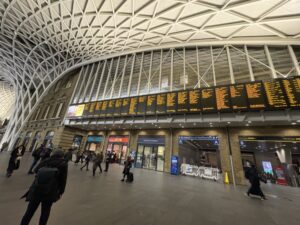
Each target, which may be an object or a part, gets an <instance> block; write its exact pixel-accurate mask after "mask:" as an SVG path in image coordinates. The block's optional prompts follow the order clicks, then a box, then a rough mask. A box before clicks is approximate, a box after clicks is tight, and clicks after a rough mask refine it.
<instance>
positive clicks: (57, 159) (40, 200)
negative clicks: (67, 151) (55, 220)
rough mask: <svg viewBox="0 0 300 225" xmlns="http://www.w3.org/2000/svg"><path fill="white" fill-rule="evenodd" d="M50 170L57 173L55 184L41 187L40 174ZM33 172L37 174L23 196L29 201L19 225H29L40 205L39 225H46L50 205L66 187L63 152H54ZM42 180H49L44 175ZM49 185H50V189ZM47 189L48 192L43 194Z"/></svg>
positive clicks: (65, 164) (66, 164)
mask: <svg viewBox="0 0 300 225" xmlns="http://www.w3.org/2000/svg"><path fill="white" fill-rule="evenodd" d="M51 169H52V171H56V172H57V173H55V182H51V184H48V185H47V186H42V185H41V184H40V183H39V180H43V177H42V175H41V174H42V172H44V174H45V173H46V171H47V170H48V173H49V171H50V172H51ZM34 172H36V173H37V175H36V179H35V181H34V182H33V184H32V185H31V187H30V188H29V191H28V192H27V193H26V194H25V195H24V197H26V201H29V204H28V207H27V210H26V212H25V215H24V216H23V218H22V221H21V225H28V224H29V222H30V220H31V218H32V216H33V215H34V213H35V211H36V210H37V208H38V206H39V205H40V204H41V205H42V211H41V216H40V222H39V225H46V224H47V221H48V218H49V215H50V210H51V206H52V204H53V203H54V202H56V201H57V200H59V199H60V198H61V196H62V194H63V193H64V191H65V187H66V182H67V174H68V163H67V162H66V161H65V159H64V152H63V151H62V150H56V151H54V152H53V153H52V155H51V157H50V158H48V159H45V160H44V161H42V162H41V163H40V164H39V165H38V166H37V167H36V169H35V170H34ZM39 176H40V177H39ZM44 178H45V179H44V181H45V180H49V178H46V175H44ZM52 180H53V179H52ZM49 185H51V188H50V189H49ZM47 188H48V191H46V192H45V189H47Z"/></svg>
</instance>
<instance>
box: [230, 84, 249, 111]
mask: <svg viewBox="0 0 300 225" xmlns="http://www.w3.org/2000/svg"><path fill="white" fill-rule="evenodd" d="M229 88H230V99H231V105H232V109H233V110H243V109H248V100H247V92H246V88H245V85H244V84H237V85H230V87H229Z"/></svg>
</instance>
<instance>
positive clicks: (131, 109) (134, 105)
mask: <svg viewBox="0 0 300 225" xmlns="http://www.w3.org/2000/svg"><path fill="white" fill-rule="evenodd" d="M137 103H138V97H132V98H130V106H129V113H128V114H129V115H131V116H134V115H136V110H137Z"/></svg>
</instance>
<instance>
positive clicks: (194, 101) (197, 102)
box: [189, 89, 201, 112]
mask: <svg viewBox="0 0 300 225" xmlns="http://www.w3.org/2000/svg"><path fill="white" fill-rule="evenodd" d="M189 102H190V112H201V90H200V89H196V90H191V91H189Z"/></svg>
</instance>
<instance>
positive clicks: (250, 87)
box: [245, 82, 266, 109]
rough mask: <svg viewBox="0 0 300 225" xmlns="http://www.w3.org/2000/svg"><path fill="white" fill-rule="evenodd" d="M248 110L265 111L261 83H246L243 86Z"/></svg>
mask: <svg viewBox="0 0 300 225" xmlns="http://www.w3.org/2000/svg"><path fill="white" fill-rule="evenodd" d="M245 86H246V91H247V96H248V102H249V108H250V109H265V108H266V103H265V97H264V94H263V86H262V83H261V82H255V83H248V84H246V85H245Z"/></svg>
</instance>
